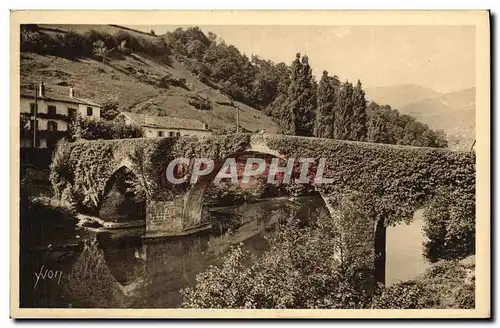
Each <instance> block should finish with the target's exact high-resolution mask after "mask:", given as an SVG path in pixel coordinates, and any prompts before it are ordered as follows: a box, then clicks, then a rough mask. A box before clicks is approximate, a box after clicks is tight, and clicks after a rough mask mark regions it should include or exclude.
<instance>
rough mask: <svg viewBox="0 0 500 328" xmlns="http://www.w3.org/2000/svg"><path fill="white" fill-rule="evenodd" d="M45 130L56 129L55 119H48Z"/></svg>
mask: <svg viewBox="0 0 500 328" xmlns="http://www.w3.org/2000/svg"><path fill="white" fill-rule="evenodd" d="M47 130H49V131H57V122H56V121H48V122H47Z"/></svg>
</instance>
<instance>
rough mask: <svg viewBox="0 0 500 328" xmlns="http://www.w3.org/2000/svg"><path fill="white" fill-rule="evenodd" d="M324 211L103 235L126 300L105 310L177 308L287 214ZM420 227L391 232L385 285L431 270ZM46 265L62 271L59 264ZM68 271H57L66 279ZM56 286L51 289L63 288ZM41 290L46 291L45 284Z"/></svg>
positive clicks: (273, 205) (297, 203) (286, 209)
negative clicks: (161, 233)
mask: <svg viewBox="0 0 500 328" xmlns="http://www.w3.org/2000/svg"><path fill="white" fill-rule="evenodd" d="M321 211H326V208H325V206H324V203H323V200H322V199H321V198H320V197H304V198H299V199H295V200H290V199H287V198H278V199H271V200H262V201H259V202H256V203H252V204H245V205H241V206H237V207H224V208H211V209H210V211H209V212H210V213H211V215H212V216H214V217H222V218H224V217H226V218H227V217H230V218H232V219H234V220H235V221H237V222H238V227H237V228H235V229H232V230H231V231H229V232H226V233H220V232H218V230H220V229H217V227H214V228H215V229H212V230H211V231H207V232H204V233H199V234H196V235H191V236H183V237H170V238H167V239H151V240H148V239H143V238H141V237H140V235H141V233H140V231H135V232H134V230H128V231H125V232H124V231H105V232H100V233H98V235H97V239H98V241H99V245H100V246H101V248H102V251H103V257H104V259H105V263H106V266H107V268H109V271H110V273H111V275H112V276H113V278H114V280H115V284H116V289H117V290H118V291H119V293H114V292H113V294H117V295H119V296H118V297H119V298H122V299H120V300H119V302H118V301H116V302H115V301H113V300H111V301H109V302H108V303H109V304H105V306H106V307H115V306H119V305H118V303H120V304H121V305H122V306H123V304H126V307H133V308H135V307H137V308H173V307H179V306H180V303H181V296H180V290H181V289H182V288H184V287H186V286H192V285H193V284H194V283H195V278H196V275H197V274H198V273H200V272H203V271H205V270H206V269H207V268H208V267H209V266H210V265H217V264H220V263H221V258H222V257H223V254H224V253H225V252H226V251H227V250H228V248H229V247H231V246H232V245H239V244H241V245H242V247H243V249H245V250H248V251H250V252H251V253H253V254H255V255H259V254H260V253H262V252H263V251H265V250H266V248H267V241H266V235H267V234H268V233H270V232H272V230H273V226H274V225H275V224H276V223H277V222H279V221H280V220H282V219H285V218H286V217H288V216H289V215H294V216H295V217H298V218H305V219H308V218H310V217H314V216H315V215H319V213H320V212H321ZM292 213H293V214H292ZM421 224H422V220H421V213H419V212H417V214H416V216H415V220H414V221H413V222H412V224H410V225H406V224H401V225H399V226H396V227H391V228H389V229H388V233H387V262H386V268H387V270H386V272H387V277H386V282H387V284H392V283H394V282H397V281H399V280H407V279H411V278H412V277H414V276H416V275H417V274H419V273H420V272H422V271H423V270H424V269H425V268H426V267H427V266H428V264H427V262H426V261H425V259H424V258H423V257H422V242H423V235H422V233H421ZM48 265H49V266H51V267H54V268H55V269H57V268H58V267H57V264H55V263H53V264H50V263H48ZM70 269H71V268H68V267H66V269H63V268H60V267H59V270H61V271H62V272H63V275H64V274H67V272H68V270H70ZM65 270H66V271H65ZM52 284H53V288H58V287H59V286H54V282H52ZM38 288H44V287H43V285H42V284H41V285H40V287H38ZM49 294H50V293H49ZM56 294H58V293H56ZM39 296H41V295H39ZM44 297H47V296H44ZM57 297H58V299H57V300H56V301H55V302H49V303H50V304H59V306H65V305H68V304H69V303H70V302H71V300H69V299H67V297H66V301H64V300H61V299H60V298H64V297H63V296H57ZM124 299H126V300H125V301H124ZM65 302H66V303H65ZM37 304H40V302H37ZM42 304H43V302H42Z"/></svg>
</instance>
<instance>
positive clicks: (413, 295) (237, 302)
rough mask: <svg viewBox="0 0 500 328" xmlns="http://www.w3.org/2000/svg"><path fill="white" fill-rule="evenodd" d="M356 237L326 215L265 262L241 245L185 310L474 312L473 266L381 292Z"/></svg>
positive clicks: (191, 293) (439, 267)
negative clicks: (353, 248)
mask: <svg viewBox="0 0 500 328" xmlns="http://www.w3.org/2000/svg"><path fill="white" fill-rule="evenodd" d="M351 210H354V209H352V208H351ZM351 214H354V213H351ZM338 219H339V218H337V220H338ZM365 222H368V221H365ZM344 227H345V226H344ZM348 228H349V227H348ZM352 232H353V231H348V230H347V229H339V226H338V221H336V222H334V220H332V219H329V218H327V217H326V216H322V217H320V218H319V219H318V221H317V222H316V223H315V224H314V225H313V226H312V227H301V223H300V222H288V224H287V225H286V226H280V229H279V230H278V231H277V233H276V235H275V236H274V237H271V239H270V248H269V250H267V251H266V252H265V253H264V254H263V255H262V256H261V257H255V256H251V255H249V254H248V253H246V252H244V251H242V249H241V247H234V248H232V249H231V250H230V251H229V252H228V254H227V255H226V257H225V258H224V260H223V264H222V265H221V266H211V267H209V268H208V269H207V270H206V271H205V272H202V273H200V274H198V276H197V278H196V285H195V286H194V287H188V288H185V289H183V290H182V291H181V294H182V307H185V308H330V309H359V308H373V309H426V308H427V309H428V308H436V309H446V308H474V300H475V296H474V295H475V287H474V264H471V263H464V262H463V261H462V262H458V261H442V262H439V263H437V264H435V265H433V266H432V267H431V268H429V269H428V270H427V271H426V272H425V273H424V274H422V275H421V276H419V277H417V278H415V279H413V280H409V281H405V282H400V283H397V284H394V285H391V286H388V287H382V286H375V285H374V284H372V283H371V282H372V281H373V280H372V275H371V274H370V268H369V266H367V265H366V264H367V263H366V262H364V263H363V261H360V259H362V258H363V257H362V256H359V255H360V254H359V253H357V252H345V251H346V250H347V251H350V250H351V248H350V247H349V246H352V245H354V244H355V243H356V240H355V238H352ZM346 236H347V237H349V236H351V238H352V240H350V241H347V243H346V239H345V237H346ZM353 242H354V244H353ZM346 246H347V247H346Z"/></svg>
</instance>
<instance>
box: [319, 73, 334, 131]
mask: <svg viewBox="0 0 500 328" xmlns="http://www.w3.org/2000/svg"><path fill="white" fill-rule="evenodd" d="M338 84H339V82H338V79H337V77H336V76H334V77H333V78H332V77H330V76H328V72H327V71H323V76H322V77H321V80H320V82H319V86H318V96H317V100H318V109H317V111H316V122H315V126H314V135H315V136H316V137H319V138H333V136H334V131H333V128H334V122H335V100H336V88H337V87H338Z"/></svg>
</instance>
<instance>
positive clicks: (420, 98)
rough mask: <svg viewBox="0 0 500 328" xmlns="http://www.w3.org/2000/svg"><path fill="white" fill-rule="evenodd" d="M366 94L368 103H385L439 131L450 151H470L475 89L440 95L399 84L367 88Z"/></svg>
mask: <svg viewBox="0 0 500 328" xmlns="http://www.w3.org/2000/svg"><path fill="white" fill-rule="evenodd" d="M366 94H367V98H368V99H369V100H372V101H375V102H377V103H379V104H389V105H391V107H393V108H397V109H398V111H399V112H400V113H402V114H407V115H411V116H413V117H415V118H416V119H418V120H419V121H421V122H422V123H425V124H427V125H428V126H429V127H431V128H432V129H435V130H443V131H444V132H445V133H446V135H447V139H448V142H449V147H450V148H453V149H470V147H471V145H472V143H473V142H474V139H475V115H476V110H475V108H476V97H475V94H476V89H475V88H469V89H464V90H460V91H457V92H451V93H446V94H440V93H438V92H436V91H433V90H430V89H426V88H423V87H420V86H414V85H411V86H410V85H400V86H393V87H381V88H371V89H367V90H366ZM405 96H406V97H407V98H406V99H405Z"/></svg>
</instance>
